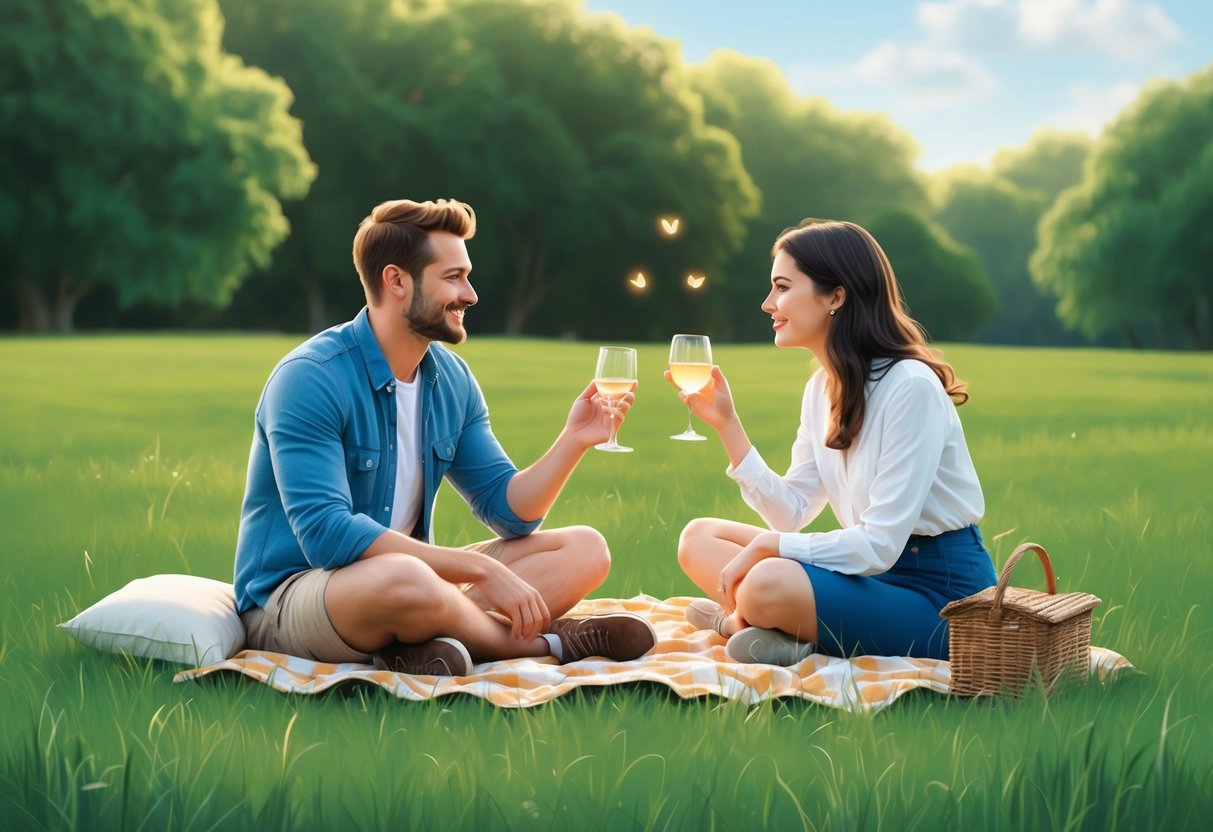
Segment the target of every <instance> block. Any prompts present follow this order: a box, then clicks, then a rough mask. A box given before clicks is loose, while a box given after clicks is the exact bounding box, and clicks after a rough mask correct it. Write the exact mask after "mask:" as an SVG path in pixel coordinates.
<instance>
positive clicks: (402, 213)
mask: <svg viewBox="0 0 1213 832" xmlns="http://www.w3.org/2000/svg"><path fill="white" fill-rule="evenodd" d="M431 231H449V232H450V233H451V234H455V235H458V236H459V237H461V238H463V239H464V240H470V239H471V238H472V237H473V236H474V235H475V234H476V212H475V211H473V210H472V206H470V205H468V204H467V203H466V202H459V201H457V200H454V199H439V200H437V201H427V202H414V201H413V200H411V199H392V200H388V201H387V202H381V203H379V204H378V205H376V206H375V207H374V209H372V211H371V213H370V215H369V216H367V217H366V218H365V219H364V220H363V221H362V222H361V223H359V224H358V233H356V234H355V235H354V268H356V269H357V270H358V277H359V278H361V280H362V286H363V288H364V289H365V290H366V297H367V300H368V301H369V302H370V304H371V306H378V305H379V298H380V295H381V294H382V290H383V286H382V279H383V270H384V268H385V267H387V266H397V267H399V268H400V269H401V270H403V271H406V272H408V273H409V274H410V275H412V278H413V286H414V287H416V286H418V285H419V284H420V283H421V274H422V272H423V271H424V270H425V267H426V266H428V265H429V264H430V263H432V262H434V252H433V249H432V248H431V247H430V238H429V234H430V232H431Z"/></svg>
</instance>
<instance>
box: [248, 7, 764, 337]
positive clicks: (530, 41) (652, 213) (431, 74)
mask: <svg viewBox="0 0 1213 832" xmlns="http://www.w3.org/2000/svg"><path fill="white" fill-rule="evenodd" d="M225 8H227V9H228V11H229V15H230V19H229V28H228V37H227V41H226V43H227V44H228V46H229V47H230V48H232V49H235V50H237V51H239V52H240V53H241V54H242V55H244V56H245V57H246V59H248V60H249V61H250V62H253V63H256V64H258V65H261V66H264V67H265V68H266V69H268V70H269V71H271V72H274V73H276V74H281V75H282V76H283V77H284V78H285V79H286V81H287V82H288V83H289V84H291V86H292V88H293V89H294V90H295V92H296V95H297V97H298V106H297V112H298V113H299V114H300V116H301V117H302V118H303V120H304V123H305V125H307V126H306V128H305V137H306V139H307V141H308V146H309V148H311V149H312V150H313V153H314V154H315V158H316V160H317V162H318V164H319V166H320V176H319V180H318V182H317V185H316V189H315V193H314V194H313V196H312V197H311V198H309V199H308V200H306V201H304V202H302V203H300V204H299V205H298V206H297V207H296V208H294V209H292V213H291V216H292V219H293V220H295V221H296V222H297V224H298V225H299V227H300V228H301V229H307V230H309V231H310V232H311V233H305V234H304V235H303V236H302V237H300V238H299V239H298V240H296V238H294V237H292V239H291V241H289V242H288V243H287V244H286V245H285V246H284V247H283V250H282V252H281V255H280V257H279V258H278V259H277V260H276V263H275V266H274V270H275V271H280V272H282V273H283V274H284V275H285V274H292V275H296V278H295V279H298V277H297V276H298V275H300V274H303V275H305V276H304V277H303V279H304V280H305V281H327V282H328V284H330V285H333V286H341V287H347V286H348V287H352V289H351V290H349V291H353V290H356V287H357V283H356V281H353V282H351V281H352V275H353V270H352V268H351V265H350V259H349V240H350V239H351V238H352V236H353V231H354V228H355V227H356V225H357V222H358V221H359V220H360V219H361V218H362V217H363V216H365V215H366V213H367V212H369V210H370V208H371V207H372V206H373V205H374V204H375V203H376V202H379V201H381V200H383V199H389V198H395V197H401V196H410V197H414V198H420V199H424V198H433V197H437V196H449V197H454V198H457V199H461V200H464V201H466V202H469V203H471V204H472V206H473V207H474V208H475V209H476V212H477V219H478V223H477V224H478V231H477V236H476V239H475V240H474V241H473V242H472V245H471V250H472V257H473V265H474V266H475V272H474V275H473V282H474V283H475V285H476V287H477V291H478V292H479V293H480V295H481V304H480V307H479V308H478V309H477V310H476V312H475V315H476V317H477V321H478V324H479V325H481V326H485V327H487V328H489V329H490V330H491V329H504V330H505V331H507V332H521V331H523V330H524V328H525V329H526V330H527V331H531V332H538V333H544V334H558V333H561V332H563V331H566V330H576V331H579V332H581V333H582V334H587V335H589V334H593V333H595V332H596V331H603V332H605V331H607V330H608V329H609V328H610V327H612V326H616V327H619V326H623V327H625V328H627V329H631V330H632V331H638V330H643V329H644V327H645V324H644V321H646V320H652V319H654V317H655V315H658V314H660V308H659V307H658V306H657V304H654V303H644V302H643V300H642V299H641V298H638V297H636V296H634V295H632V294H631V293H630V292H629V287H628V284H627V277H628V275H629V274H630V273H631V272H632V271H633V270H634V269H637V268H641V267H643V268H647V269H648V270H649V273H650V274H656V273H657V272H660V273H661V274H662V275H664V276H667V279H665V280H662V281H658V280H654V282H653V284H652V286H651V287H650V288H651V292H650V293H649V295H647V296H646V297H647V298H648V299H649V300H651V299H652V298H654V297H656V296H657V295H658V294H664V293H669V292H673V294H672V295H671V297H679V296H680V295H681V296H683V299H684V301H686V302H688V303H693V301H694V299H693V298H691V297H689V296H687V293H686V291H685V287H684V285H683V284H682V283H681V281H679V280H678V279H677V278H676V277H674V276H675V275H680V274H681V273H682V272H685V271H686V270H687V269H691V268H695V269H699V270H709V271H712V270H714V269H715V266H716V264H718V263H720V262H722V260H723V258H724V257H725V256H727V255H728V254H729V253H731V252H732V251H734V250H736V248H737V247H738V245H740V242H741V239H742V237H743V235H744V233H745V226H744V222H743V221H744V218H745V217H746V216H747V215H748V214H750V213H752V212H753V211H754V210H755V208H756V201H757V200H756V195H755V192H754V189H753V186H752V185H751V183H750V179H749V177H748V175H747V174H746V172H745V170H744V168H743V167H742V164H741V159H740V151H739V148H738V145H737V142H736V140H735V139H734V138H733V137H732V136H731V135H729V134H728V133H726V132H725V131H723V130H720V129H717V128H713V127H710V126H708V125H706V124H704V122H703V118H702V109H701V107H700V104H699V99H698V97H697V96H696V95H695V94H694V93H693V92H692V91H691V89H690V87H689V84H688V81H687V78H686V75H685V71H684V68H683V66H682V64H681V59H680V57H679V55H678V50H677V47H676V46H675V44H674V43H673V42H672V41H667V40H663V39H661V38H658V37H656V36H655V35H653V34H652V33H649V32H647V31H643V30H635V29H629V28H628V27H627V26H625V25H624V23H623V22H622V20H621V19H619V18H617V17H615V16H614V15H587V14H585V13H584V12H583V11H582V10H581V8H580V6H579V4H576V3H573V2H571V0H526V2H519V3H508V4H502V3H497V2H492V1H491V0H447V2H444V3H440V4H439V3H432V2H428V3H412V4H398V3H390V2H386V0H384V1H382V2H381V1H380V0H364V2H361V3H355V4H350V5H347V4H332V3H331V2H328V0H299V2H289V3H288V2H264V3H258V4H244V3H237V2H231V3H228V4H227V5H226V6H225ZM319 32H322V33H323V40H324V44H325V46H324V47H316V48H313V43H314V41H315V40H316V39H317V38H318V37H320V36H319V35H316V34H311V33H319ZM304 44H306V49H305V48H303V45H304ZM343 91H344V93H345V94H344V95H343V94H342V92H343ZM659 215H660V216H665V215H668V216H677V217H679V218H680V219H681V225H682V227H683V228H684V229H685V233H683V234H682V235H680V237H679V239H678V241H677V244H676V245H672V244H671V243H672V241H671V240H669V239H665V238H662V236H661V235H660V234H659V233H658V231H657V217H658V216H659ZM624 241H626V243H625V242H624ZM680 287H683V288H680ZM342 291H347V290H345V289H343V290H342ZM359 302H360V299H359ZM589 310H593V312H592V313H590V312H589ZM345 311H346V310H343V314H344V313H345ZM570 311H573V312H575V313H576V314H575V315H574V314H570ZM653 328H654V331H656V330H657V327H656V326H655V325H654V327H653Z"/></svg>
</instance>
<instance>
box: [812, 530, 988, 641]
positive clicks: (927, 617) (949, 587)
mask: <svg viewBox="0 0 1213 832" xmlns="http://www.w3.org/2000/svg"><path fill="white" fill-rule="evenodd" d="M801 566H803V567H804V571H805V572H807V573H808V575H809V581H810V582H812V584H813V595H814V597H815V599H816V602H817V649H818V650H819V651H820V652H822V653H825V654H826V655H831V656H844V657H849V656H855V655H872V656H916V657H919V658H928V659H947V658H948V624H947V622H946V621H944V620H943V619H942V618H940V617H939V611H940V610H941V609H943V607H944V605H945V604H947V603H948V602H949V601H954V600H956V599H957V598H964V597H965V596H967V595H972V594H973V593H975V592H980V591H981V590H983V589H985V588H986V587H988V586H993V585H994V584H996V583H998V577H997V576H996V575H995V574H994V561H993V559H992V558H991V557H990V552H989V550H987V549H986V547H985V544H984V543H982V540H981V531H980V530H978V528H977V527H976V526H969V527H967V528H964V529H957V530H956V531H951V532H944V533H943V534H941V535H936V536H935V537H928V536H926V535H911V536H910V539H909V541H907V542H906V547H905V549H904V550H902V553H901V557H900V558H898V559H897V563H895V564H893V568H892V569H890V570H889V571H887V572H882V573H880V574H879V575H843V574H842V573H840V572H832V571H830V570H829V569H822V568H821V567H819V566H812V565H810V564H801Z"/></svg>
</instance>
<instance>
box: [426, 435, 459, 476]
mask: <svg viewBox="0 0 1213 832" xmlns="http://www.w3.org/2000/svg"><path fill="white" fill-rule="evenodd" d="M430 447H431V448H432V449H433V451H434V471H435V473H436V474H437V476H438V477H439V478H441V477H442V476H443V475H444V474H445V473H446V471H447V469H448V468H450V467H451V463H452V462H454V461H455V449H456V448H458V447H459V434H458V433H452V434H451V435H450V436H447V437H444V438H442V439H438V440H435V441H434V442H433V444H432V445H431V446H430Z"/></svg>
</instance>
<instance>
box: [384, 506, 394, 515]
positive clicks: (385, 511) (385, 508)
mask: <svg viewBox="0 0 1213 832" xmlns="http://www.w3.org/2000/svg"><path fill="white" fill-rule="evenodd" d="M391 510H392V509H391V508H390V507H389V506H384V507H383V513H384V514H387V513H388V512H389V511H391Z"/></svg>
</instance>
